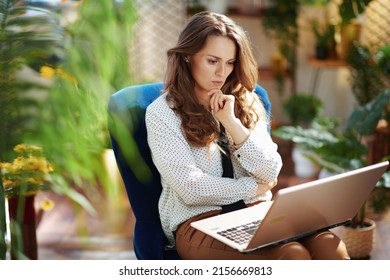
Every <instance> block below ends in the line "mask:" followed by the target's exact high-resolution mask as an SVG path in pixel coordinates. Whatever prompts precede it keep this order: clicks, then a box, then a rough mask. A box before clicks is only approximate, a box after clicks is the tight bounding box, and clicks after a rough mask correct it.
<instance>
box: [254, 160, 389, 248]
mask: <svg viewBox="0 0 390 280" xmlns="http://www.w3.org/2000/svg"><path fill="white" fill-rule="evenodd" d="M388 165H389V162H383V163H378V164H374V165H370V166H367V167H363V168H360V169H357V170H353V171H349V172H346V173H342V174H338V175H334V176H331V177H328V178H324V179H320V180H316V181H312V182H308V183H305V184H301V185H298V186H293V187H288V188H285V189H281V190H279V191H278V192H277V193H276V194H275V196H274V199H273V200H274V203H273V204H272V206H271V208H270V210H269V211H268V213H267V215H266V216H265V217H264V219H263V222H262V223H261V224H260V226H259V228H258V230H257V232H256V233H255V235H254V237H253V238H252V240H251V242H250V243H249V245H248V247H247V249H249V250H252V249H255V248H257V247H259V244H261V245H262V246H264V244H272V243H274V242H275V241H282V240H286V238H298V237H300V236H303V235H305V234H307V233H312V232H314V231H317V230H320V229H325V228H329V227H332V226H336V225H340V224H342V223H345V222H346V221H349V220H350V219H351V218H352V217H353V216H354V215H355V214H356V213H357V211H358V210H359V208H360V207H361V206H362V205H363V204H364V202H365V201H366V200H367V199H368V198H369V196H370V193H371V191H372V190H373V189H374V187H375V185H376V183H377V182H378V180H379V179H380V178H381V176H382V175H383V173H384V172H385V171H386V169H387V168H388ZM262 246H261V247H262Z"/></svg>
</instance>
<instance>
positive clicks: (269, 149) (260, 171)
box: [231, 120, 282, 184]
mask: <svg viewBox="0 0 390 280" xmlns="http://www.w3.org/2000/svg"><path fill="white" fill-rule="evenodd" d="M277 148H278V146H277V145H276V144H275V143H274V142H273V140H272V138H271V135H270V134H269V132H268V129H267V124H266V122H265V121H264V120H260V121H259V122H258V123H257V125H256V127H255V128H254V129H253V130H252V131H251V134H250V136H249V137H248V139H247V140H246V141H245V142H244V143H243V144H242V145H241V146H240V147H239V148H238V149H237V150H236V149H234V148H233V149H232V153H231V154H232V160H233V161H236V162H238V166H240V167H241V168H242V169H244V170H245V172H246V173H247V174H248V175H249V176H253V177H255V178H256V181H257V182H259V183H261V184H268V183H269V182H271V181H273V180H275V179H277V177H278V175H279V172H280V170H281V168H282V159H281V157H280V154H279V153H278V151H277Z"/></svg>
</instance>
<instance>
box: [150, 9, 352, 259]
mask: <svg viewBox="0 0 390 280" xmlns="http://www.w3.org/2000/svg"><path fill="white" fill-rule="evenodd" d="M167 54H168V64H167V72H166V78H165V89H164V91H163V94H162V95H161V96H160V97H159V98H158V99H156V100H155V101H154V102H153V103H152V104H151V105H150V106H149V107H148V108H147V112H146V125H147V131H148V144H149V146H150V149H151V152H152V157H153V162H154V164H155V165H156V167H157V169H158V170H159V172H160V174H161V183H162V186H163V190H162V194H161V197H160V201H159V210H160V217H161V222H162V226H163V229H164V232H165V234H166V236H167V238H168V240H169V242H170V244H171V246H175V247H176V249H177V252H178V253H179V255H180V256H181V257H182V258H183V259H311V258H319V259H347V258H348V254H347V252H346V250H345V246H344V244H343V243H342V242H341V241H340V240H339V239H338V238H337V237H336V236H334V235H333V234H331V233H330V232H325V233H322V234H319V235H316V236H313V237H310V238H307V239H305V240H302V242H291V243H287V244H284V245H280V246H274V247H266V248H265V249H260V250H256V251H255V252H253V253H250V254H242V253H239V252H238V251H236V250H234V249H231V248H230V247H227V246H225V245H224V244H222V243H221V242H219V241H217V240H215V239H213V238H212V237H210V236H208V235H205V234H203V233H202V232H200V231H197V230H195V229H194V228H192V227H191V226H190V223H191V222H193V221H195V220H199V219H203V218H206V217H210V216H213V215H218V214H220V213H222V212H226V211H229V210H228V209H229V206H232V205H240V206H241V207H246V206H252V205H254V204H257V203H261V202H262V201H267V200H270V199H271V196H272V194H271V191H270V190H271V189H272V188H273V187H274V186H275V185H276V182H277V177H278V174H279V172H280V169H281V167H282V161H281V158H280V155H279V154H278V152H277V145H276V144H275V143H273V141H272V139H271V137H270V135H269V133H268V131H267V125H268V124H267V119H268V118H267V116H266V112H265V109H264V107H263V105H262V102H261V101H260V100H259V98H258V97H257V96H256V94H255V93H254V92H253V90H254V87H255V85H256V83H257V75H258V72H257V65H256V61H255V59H254V57H253V54H252V51H251V47H250V45H249V41H248V39H247V37H246V35H245V33H244V32H243V30H242V29H241V28H239V27H238V26H237V25H236V24H235V23H234V22H233V21H232V20H231V19H229V18H227V17H226V16H224V15H220V14H216V13H210V12H201V13H198V14H196V15H194V16H193V17H192V18H191V19H190V21H189V23H188V24H187V26H186V27H185V28H184V30H183V31H182V33H181V34H180V36H179V39H178V43H177V45H176V46H175V47H174V48H172V49H170V50H168V53H167ZM229 173H230V174H229Z"/></svg>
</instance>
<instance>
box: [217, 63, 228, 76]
mask: <svg viewBox="0 0 390 280" xmlns="http://www.w3.org/2000/svg"><path fill="white" fill-rule="evenodd" d="M225 71H226V69H225V66H224V65H223V64H220V65H219V66H218V67H217V70H216V71H215V74H216V75H217V76H222V77H223V76H224V75H225Z"/></svg>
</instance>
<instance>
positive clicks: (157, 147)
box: [146, 107, 258, 206]
mask: <svg viewBox="0 0 390 280" xmlns="http://www.w3.org/2000/svg"><path fill="white" fill-rule="evenodd" d="M154 109H155V108H154ZM154 109H151V108H150V107H148V110H147V112H146V126H147V132H148V144H149V147H150V149H151V153H152V158H153V162H154V164H155V166H156V167H157V169H158V171H159V172H160V175H161V180H162V185H163V187H164V188H166V189H165V190H164V191H167V192H175V193H176V194H175V195H177V196H178V197H179V198H180V199H181V200H182V201H183V202H184V203H185V204H187V205H198V206H199V205H203V206H204V205H210V206H211V205H212V206H215V205H224V204H230V203H233V202H236V201H237V200H239V199H244V200H245V199H252V198H253V197H255V196H256V190H257V188H258V186H257V183H256V179H255V178H254V177H250V176H248V177H242V178H238V179H230V178H224V177H221V174H222V173H221V172H220V173H219V174H217V173H218V172H216V170H217V171H218V170H219V171H221V166H220V165H218V164H216V165H217V166H215V167H213V168H214V169H213V170H210V172H208V173H206V172H203V171H202V170H201V169H200V168H199V167H198V165H197V161H196V160H195V157H194V154H193V152H194V151H193V148H191V147H190V146H189V144H188V143H187V141H186V139H185V137H184V135H183V134H182V132H181V127H180V122H179V121H178V118H177V117H176V116H175V114H174V113H173V111H172V110H170V112H169V114H168V113H167V112H164V111H163V112H161V111H158V110H154ZM164 114H165V115H164ZM199 149H202V148H199ZM214 160H216V159H214ZM216 162H217V161H216ZM215 169H216V170H215ZM212 174H213V175H212Z"/></svg>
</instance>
